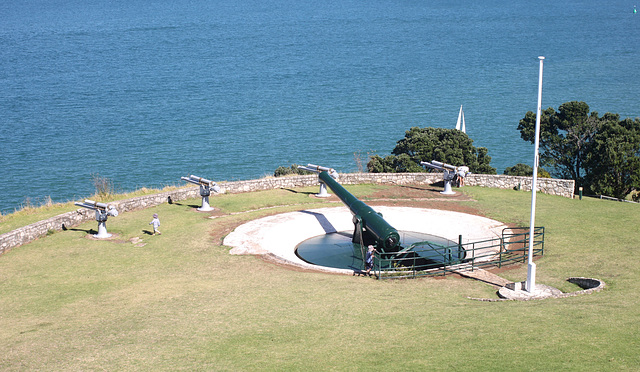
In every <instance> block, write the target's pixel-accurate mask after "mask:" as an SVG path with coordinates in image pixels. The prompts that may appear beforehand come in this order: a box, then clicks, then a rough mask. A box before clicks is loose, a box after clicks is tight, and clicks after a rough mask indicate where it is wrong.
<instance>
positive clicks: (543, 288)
mask: <svg viewBox="0 0 640 372" xmlns="http://www.w3.org/2000/svg"><path fill="white" fill-rule="evenodd" d="M514 284H516V287H515V288H513V287H512V288H509V286H505V287H502V288H500V289H499V290H498V296H500V298H505V299H508V300H519V301H525V300H540V299H543V298H550V297H559V296H561V295H562V294H563V293H562V291H560V290H559V289H556V288H553V287H550V286H548V285H544V284H539V283H536V285H535V289H534V290H533V292H528V291H526V290H524V289H523V287H524V283H514ZM519 285H522V286H519Z"/></svg>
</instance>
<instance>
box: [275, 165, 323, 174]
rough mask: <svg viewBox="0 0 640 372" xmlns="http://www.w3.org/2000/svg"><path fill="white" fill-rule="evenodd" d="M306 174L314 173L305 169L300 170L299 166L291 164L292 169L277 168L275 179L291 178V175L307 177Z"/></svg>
mask: <svg viewBox="0 0 640 372" xmlns="http://www.w3.org/2000/svg"><path fill="white" fill-rule="evenodd" d="M305 174H313V172H309V171H306V170H304V169H299V168H298V164H291V167H283V166H280V167H278V168H276V170H275V172H273V176H274V177H282V176H289V175H305Z"/></svg>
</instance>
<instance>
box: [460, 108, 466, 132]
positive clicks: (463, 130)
mask: <svg viewBox="0 0 640 372" xmlns="http://www.w3.org/2000/svg"><path fill="white" fill-rule="evenodd" d="M461 130H462V133H467V124H466V123H465V122H464V111H462V129H461Z"/></svg>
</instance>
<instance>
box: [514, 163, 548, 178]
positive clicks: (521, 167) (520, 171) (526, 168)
mask: <svg viewBox="0 0 640 372" xmlns="http://www.w3.org/2000/svg"><path fill="white" fill-rule="evenodd" d="M503 174H505V175H507V176H525V177H531V175H532V174H533V167H531V166H530V165H528V164H523V163H518V164H516V165H514V166H513V167H507V168H506V169H505V170H504V172H503ZM538 177H540V178H551V175H550V174H549V172H547V171H546V170H544V169H542V168H538Z"/></svg>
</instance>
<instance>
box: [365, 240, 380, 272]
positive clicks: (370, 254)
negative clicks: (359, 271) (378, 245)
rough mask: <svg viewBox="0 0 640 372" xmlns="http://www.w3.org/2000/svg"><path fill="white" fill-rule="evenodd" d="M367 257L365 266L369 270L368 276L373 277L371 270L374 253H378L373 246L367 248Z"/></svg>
mask: <svg viewBox="0 0 640 372" xmlns="http://www.w3.org/2000/svg"><path fill="white" fill-rule="evenodd" d="M367 248H368V249H367V255H366V259H365V261H364V266H365V268H366V269H367V271H366V273H367V275H369V276H371V269H373V252H378V251H377V250H376V249H375V248H373V246H372V245H370V246H368V247H367Z"/></svg>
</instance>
